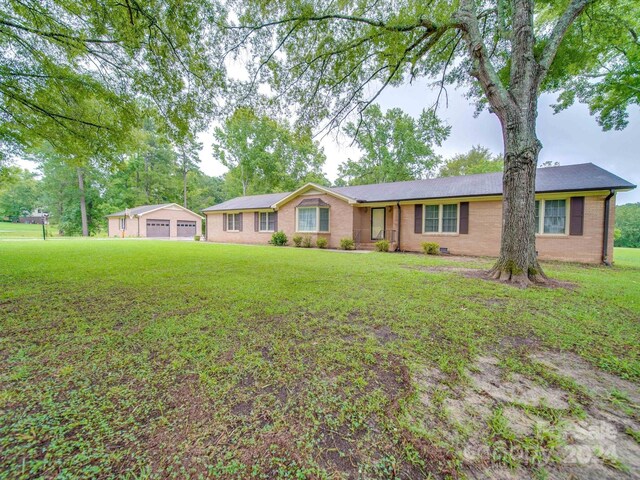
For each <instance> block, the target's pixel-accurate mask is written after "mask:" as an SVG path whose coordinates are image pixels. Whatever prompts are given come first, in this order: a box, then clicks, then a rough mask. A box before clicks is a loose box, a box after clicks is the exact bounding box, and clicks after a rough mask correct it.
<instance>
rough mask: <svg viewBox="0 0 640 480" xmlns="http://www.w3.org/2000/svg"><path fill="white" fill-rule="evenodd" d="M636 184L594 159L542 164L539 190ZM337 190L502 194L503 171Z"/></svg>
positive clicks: (370, 197)
mask: <svg viewBox="0 0 640 480" xmlns="http://www.w3.org/2000/svg"><path fill="white" fill-rule="evenodd" d="M635 187H636V186H635V185H634V184H632V183H630V182H627V181H626V180H624V179H622V178H620V177H618V176H617V175H614V174H613V173H611V172H608V171H607V170H604V169H603V168H600V167H598V166H597V165H594V164H593V163H582V164H579V165H563V166H558V167H546V168H539V169H538V171H537V174H536V192H538V193H546V192H565V191H574V192H577V191H589V190H609V189H614V190H620V189H632V188H635ZM329 190H332V191H334V192H336V193H339V194H341V195H344V196H346V197H349V198H352V199H353V200H354V201H357V202H390V201H400V200H422V199H432V198H451V197H475V196H488V195H501V194H502V172H496V173H481V174H477V175H464V176H459V177H442V178H429V179H426V180H411V181H408V182H393V183H378V184H373V185H356V186H352V187H333V188H330V189H329ZM287 195H289V193H274V194H269V195H253V196H249V197H238V198H234V199H232V200H228V201H226V202H224V203H221V204H219V205H214V206H213V207H209V208H207V209H206V210H204V211H205V212H211V211H219V210H242V209H256V208H270V207H271V205H273V204H274V203H276V202H277V201H279V200H281V199H283V198H284V197H286V196H287Z"/></svg>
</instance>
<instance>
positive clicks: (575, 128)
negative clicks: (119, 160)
mask: <svg viewBox="0 0 640 480" xmlns="http://www.w3.org/2000/svg"><path fill="white" fill-rule="evenodd" d="M448 93H449V105H448V107H445V106H444V105H443V103H444V102H443V101H442V99H441V106H440V109H439V110H438V115H439V116H440V117H441V118H442V119H443V120H445V121H446V122H447V123H448V124H449V125H451V127H452V128H451V135H450V136H449V138H448V139H447V140H446V141H445V142H444V143H443V145H442V147H440V148H439V149H438V153H440V154H441V155H442V156H443V157H445V158H447V157H450V156H453V155H455V154H457V153H463V152H466V151H468V150H469V149H470V148H471V147H472V146H473V145H483V146H485V147H488V148H489V149H491V150H492V151H493V152H495V153H502V134H501V132H500V124H499V122H498V119H497V117H496V116H495V115H492V114H490V113H488V112H486V111H485V112H483V113H481V114H480V116H478V117H477V118H474V117H473V112H474V106H473V105H472V104H470V103H469V101H468V100H467V99H466V98H465V97H464V95H463V94H464V92H463V91H456V90H453V89H451V88H450V89H448ZM436 94H437V90H434V88H433V87H430V86H429V84H428V83H427V81H418V82H414V83H413V84H412V85H404V86H401V87H397V88H388V89H387V90H385V91H384V92H383V93H382V94H381V95H380V97H379V102H378V103H380V105H381V106H382V108H383V109H384V110H386V109H388V108H395V107H399V108H401V109H402V110H404V111H405V112H407V113H408V114H410V115H412V116H413V117H418V116H419V115H420V112H421V111H422V109H423V108H425V107H430V106H432V105H433V103H434V101H435V97H436ZM554 100H555V97H554V96H552V95H543V96H542V97H541V98H540V102H539V114H538V136H539V138H540V140H541V142H542V145H543V148H542V151H541V152H540V161H541V162H544V161H547V160H551V161H554V162H555V161H557V162H560V164H561V165H569V164H573V163H586V162H592V163H595V164H596V165H598V166H600V167H602V168H605V169H607V170H609V171H611V172H613V173H615V174H616V175H619V176H620V177H622V178H624V179H625V180H628V181H630V182H632V183H634V184H635V185H639V184H640V169H639V168H638V166H639V162H638V160H639V155H640V153H639V151H640V109H638V108H637V107H634V108H633V109H632V110H631V111H630V122H629V126H628V127H627V128H626V129H625V130H623V131H621V132H617V131H610V132H603V131H602V129H601V128H600V127H599V126H598V124H597V123H596V121H595V118H594V117H592V116H591V115H589V110H588V108H587V107H586V106H584V105H580V104H577V105H574V106H573V107H571V108H569V109H568V110H565V111H563V112H560V113H558V114H557V115H554V114H553V110H552V109H551V107H550V106H549V105H551V104H552V103H554ZM200 141H201V142H202V143H203V151H202V152H201V155H200V157H201V160H202V164H201V167H202V170H203V171H204V172H205V173H207V174H208V175H220V174H222V173H224V172H225V170H226V169H225V167H224V166H223V165H221V164H220V163H219V162H218V161H216V160H215V159H214V158H213V155H212V153H211V143H212V139H211V135H209V134H203V135H201V136H200ZM321 143H322V146H323V147H324V150H325V154H326V155H327V163H326V164H325V167H324V170H325V172H326V174H327V176H328V177H329V179H330V180H332V181H333V180H335V178H336V175H337V171H338V165H339V164H340V163H341V162H343V161H344V160H346V159H347V158H348V157H351V158H354V159H355V158H358V157H359V152H358V150H357V149H355V148H353V147H350V146H349V143H350V140H349V139H347V138H342V139H340V138H336V135H335V134H330V135H328V136H325V137H324V138H323V139H322V142H321ZM631 202H640V189H635V190H632V191H631V192H626V193H620V194H618V197H617V202H616V203H618V204H624V203H631Z"/></svg>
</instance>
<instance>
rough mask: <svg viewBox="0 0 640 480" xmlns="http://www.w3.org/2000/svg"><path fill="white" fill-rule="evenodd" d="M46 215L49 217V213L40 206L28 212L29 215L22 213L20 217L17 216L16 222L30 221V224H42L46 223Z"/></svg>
mask: <svg viewBox="0 0 640 480" xmlns="http://www.w3.org/2000/svg"><path fill="white" fill-rule="evenodd" d="M25 213H26V212H25ZM48 217H49V214H48V213H47V212H45V211H44V210H43V209H42V208H36V209H35V210H34V211H33V212H31V213H29V215H24V216H22V217H19V218H18V223H31V224H38V225H43V224H46V223H47V218H48ZM14 218H15V217H14Z"/></svg>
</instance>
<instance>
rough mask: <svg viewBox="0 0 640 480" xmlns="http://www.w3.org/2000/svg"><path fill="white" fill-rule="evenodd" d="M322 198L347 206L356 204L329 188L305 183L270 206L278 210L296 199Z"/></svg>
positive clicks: (353, 200) (351, 199)
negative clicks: (330, 198)
mask: <svg viewBox="0 0 640 480" xmlns="http://www.w3.org/2000/svg"><path fill="white" fill-rule="evenodd" d="M302 196H304V197H308V196H309V197H313V196H316V197H322V196H330V197H333V198H337V199H338V200H341V201H343V202H345V203H348V204H352V203H356V201H355V199H353V198H351V197H348V196H346V195H343V194H341V193H339V192H335V191H333V190H332V189H330V188H325V187H322V186H320V185H316V184H314V183H307V184H306V185H303V186H302V187H300V188H299V189H297V190H296V191H294V192H291V193H290V194H289V195H287V196H286V197H284V198H282V199H281V200H279V201H278V202H276V203H274V204H273V205H272V208H274V209H276V210H277V209H279V208H281V207H283V206H284V205H286V204H288V203H289V202H291V201H293V200H295V199H296V198H298V197H302Z"/></svg>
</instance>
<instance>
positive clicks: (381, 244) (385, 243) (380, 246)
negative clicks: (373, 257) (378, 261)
mask: <svg viewBox="0 0 640 480" xmlns="http://www.w3.org/2000/svg"><path fill="white" fill-rule="evenodd" d="M388 251H389V240H378V241H377V242H376V252H388Z"/></svg>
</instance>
